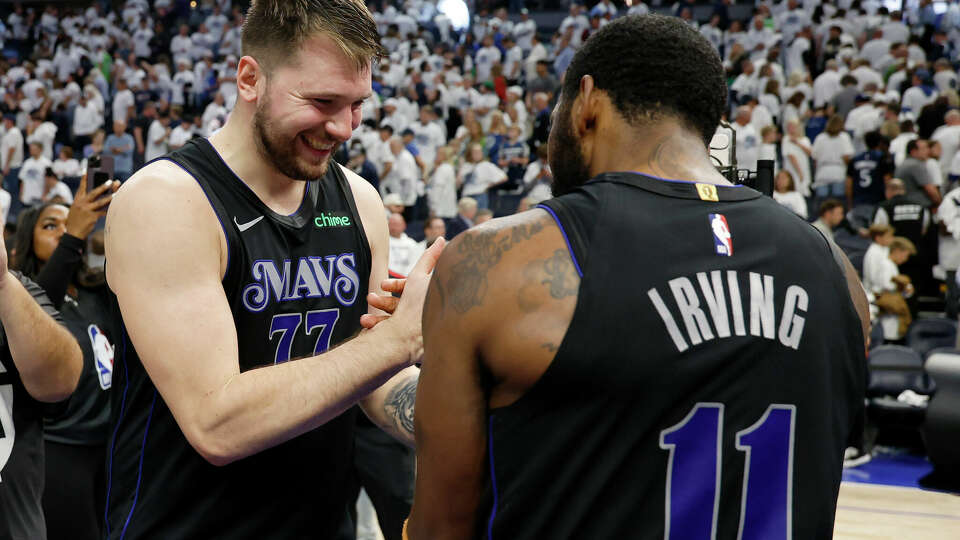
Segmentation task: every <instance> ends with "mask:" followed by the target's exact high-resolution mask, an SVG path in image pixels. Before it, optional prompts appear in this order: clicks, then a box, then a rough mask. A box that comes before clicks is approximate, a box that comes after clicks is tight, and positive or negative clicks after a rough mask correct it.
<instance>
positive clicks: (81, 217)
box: [67, 173, 120, 240]
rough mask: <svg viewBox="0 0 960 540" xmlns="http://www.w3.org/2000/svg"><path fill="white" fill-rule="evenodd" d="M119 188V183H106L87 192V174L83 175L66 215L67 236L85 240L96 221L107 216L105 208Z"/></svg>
mask: <svg viewBox="0 0 960 540" xmlns="http://www.w3.org/2000/svg"><path fill="white" fill-rule="evenodd" d="M119 188H120V182H115V181H112V180H111V181H108V182H104V184H103V185H102V186H99V187H97V188H94V189H93V191H90V192H89V193H88V192H87V174H86V173H84V174H83V177H82V178H81V179H80V186H79V187H78V188H77V196H76V198H75V199H74V200H73V205H71V206H70V213H68V214H67V234H69V235H70V236H74V237H76V238H80V239H81V240H85V239H86V238H87V237H88V236H90V233H92V232H93V228H94V227H95V226H96V225H97V220H98V219H100V218H101V217H103V216H106V215H107V207H109V206H110V201H112V200H113V194H114V193H115V192H116V191H117V189H119Z"/></svg>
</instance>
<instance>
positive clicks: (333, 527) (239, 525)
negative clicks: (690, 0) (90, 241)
mask: <svg viewBox="0 0 960 540" xmlns="http://www.w3.org/2000/svg"><path fill="white" fill-rule="evenodd" d="M243 47H244V57H243V58H241V59H240V62H239V64H238V70H237V90H238V99H237V104H236V108H235V109H234V110H233V113H232V114H231V115H230V119H229V120H228V121H227V123H226V125H225V126H224V127H223V129H221V130H220V131H219V132H218V133H217V134H216V135H215V136H213V137H212V138H210V139H209V140H208V139H203V138H195V139H191V140H190V141H188V142H187V143H186V144H185V145H184V146H183V148H181V149H179V150H177V151H174V152H173V153H171V154H168V155H167V156H166V157H165V158H164V159H161V160H158V161H156V162H154V163H152V164H151V165H149V166H147V167H145V168H143V169H141V170H140V171H139V172H138V173H137V174H135V175H134V176H133V177H132V178H131V179H130V180H129V181H128V182H126V183H125V184H124V187H123V189H122V190H120V191H119V192H118V194H117V197H116V199H115V200H114V202H113V203H112V204H111V206H110V214H109V216H108V219H107V231H108V233H107V235H106V238H107V246H106V247H107V258H108V260H109V263H108V264H107V278H108V283H109V285H110V288H111V289H112V291H113V292H114V293H115V294H116V300H117V306H118V308H119V312H120V314H121V315H122V319H123V323H124V333H123V335H122V339H121V340H120V342H119V343H118V344H117V350H118V355H117V358H118V360H117V366H116V372H115V380H116V392H114V397H115V399H116V401H115V403H114V407H113V411H114V415H113V418H112V421H113V428H112V429H113V435H112V437H111V440H110V443H109V458H108V464H109V472H108V477H109V480H110V482H109V485H108V487H107V489H108V495H107V512H106V526H107V536H108V537H109V538H112V539H120V538H123V539H127V540H132V539H136V538H171V539H172V538H229V539H243V538H251V539H258V540H259V539H265V538H278V539H279V538H283V539H286V538H291V539H293V538H323V539H338V538H352V537H353V532H352V530H351V529H352V526H351V523H350V520H349V519H348V518H347V509H348V507H349V506H350V505H352V504H353V503H354V498H353V497H352V496H351V495H352V493H351V484H352V482H351V474H352V472H351V471H352V468H353V467H352V465H351V463H352V452H353V433H352V432H353V427H354V424H355V418H354V414H355V413H354V412H353V411H355V410H356V408H354V407H353V405H354V404H356V403H358V402H359V403H360V405H361V406H362V407H363V409H364V411H365V412H366V414H367V415H368V416H369V417H370V418H371V420H372V421H373V422H374V423H376V424H378V425H379V426H381V427H383V428H384V429H385V430H387V431H389V432H390V433H391V434H392V435H394V436H395V437H396V438H398V439H400V440H403V441H408V442H410V443H412V438H413V419H412V415H413V395H414V392H415V389H416V381H417V369H416V368H415V367H413V366H412V365H411V364H412V363H413V362H414V361H415V360H417V359H418V358H419V351H420V311H421V309H422V305H423V296H424V294H425V292H426V285H427V280H428V272H429V271H430V270H431V267H432V262H435V261H436V257H437V255H438V253H439V250H440V249H442V244H443V243H442V242H439V243H438V244H439V245H437V246H434V248H433V249H432V250H428V251H427V253H426V255H425V256H424V257H423V259H422V260H421V263H422V264H420V265H418V266H416V267H415V268H414V270H413V271H412V272H411V276H410V279H409V280H408V281H407V282H406V289H405V291H404V295H403V298H402V299H401V300H400V304H399V306H397V307H396V308H395V311H394V312H393V316H392V317H391V318H390V319H389V320H386V321H384V322H382V323H380V324H379V325H377V326H376V327H375V328H373V329H372V330H368V331H366V332H363V333H361V334H360V335H359V336H357V333H358V332H359V331H360V320H361V317H362V316H367V317H368V318H370V314H368V305H367V292H368V291H370V292H377V291H379V290H380V284H381V281H382V280H383V279H384V278H386V276H387V254H388V251H389V248H388V246H387V228H386V220H385V219H384V214H383V205H382V203H381V201H380V198H379V196H378V195H377V193H376V191H374V189H373V187H372V186H371V185H370V184H369V183H368V182H367V181H365V180H363V179H362V178H360V177H359V176H357V175H356V174H355V173H353V172H351V171H349V170H347V169H346V168H344V167H341V166H340V165H338V164H337V163H335V162H331V159H330V158H331V155H332V153H333V151H334V149H336V148H337V147H338V146H339V145H340V144H342V143H343V142H345V141H346V140H348V139H349V138H350V135H351V132H352V130H353V129H354V128H356V127H357V126H358V125H359V124H360V117H361V106H362V103H363V101H364V100H365V99H366V98H368V97H369V96H370V95H371V81H370V65H371V61H372V59H373V58H375V57H377V56H379V55H381V54H382V52H383V48H382V47H381V45H380V43H379V36H378V35H377V30H376V25H375V23H374V22H373V19H372V17H371V16H370V13H369V12H368V11H367V9H366V7H365V6H364V5H363V3H362V2H359V1H355V0H255V2H254V3H253V5H252V7H251V8H250V11H249V12H248V13H247V18H246V22H245V25H244V28H243ZM399 288H400V287H399V286H397V287H394V288H393V289H394V290H393V291H391V292H399V291H398V290H396V289H399ZM373 306H374V305H373V304H372V305H371V306H370V308H369V309H370V311H371V312H372V313H376V310H375V309H374V307H373ZM388 307H391V309H392V306H388ZM365 314H366V315H365ZM354 336H357V337H354ZM351 338H353V339H351ZM345 411H346V412H345Z"/></svg>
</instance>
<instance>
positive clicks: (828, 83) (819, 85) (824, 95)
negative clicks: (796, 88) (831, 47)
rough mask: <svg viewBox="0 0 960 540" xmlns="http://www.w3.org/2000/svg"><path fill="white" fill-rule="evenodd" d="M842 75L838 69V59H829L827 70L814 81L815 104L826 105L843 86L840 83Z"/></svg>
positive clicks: (816, 105) (817, 105)
mask: <svg viewBox="0 0 960 540" xmlns="http://www.w3.org/2000/svg"><path fill="white" fill-rule="evenodd" d="M841 77H842V75H841V74H840V72H839V71H838V67H837V61H836V60H827V64H826V70H825V71H824V72H823V73H821V74H820V75H819V76H818V77H817V78H816V79H815V80H814V81H813V106H814V107H815V108H819V107H824V106H826V105H827V104H828V103H830V101H831V100H833V96H835V95H836V94H837V92H839V91H840V90H841V89H842V88H843V86H842V85H841V84H840V78H841Z"/></svg>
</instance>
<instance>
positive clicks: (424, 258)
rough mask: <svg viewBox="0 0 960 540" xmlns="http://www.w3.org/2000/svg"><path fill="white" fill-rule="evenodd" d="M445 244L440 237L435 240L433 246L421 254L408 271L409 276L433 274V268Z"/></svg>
mask: <svg viewBox="0 0 960 540" xmlns="http://www.w3.org/2000/svg"><path fill="white" fill-rule="evenodd" d="M446 244H447V242H446V241H445V240H444V239H443V238H442V237H441V238H437V240H436V241H435V242H434V243H433V245H432V246H430V247H429V248H427V250H426V251H424V252H423V255H421V256H420V260H419V261H417V264H416V266H414V267H413V270H411V271H410V274H411V275H414V274H416V275H426V274H429V273H430V272H433V268H434V267H435V266H436V265H437V261H438V260H440V254H441V253H443V247H444V246H445V245H446Z"/></svg>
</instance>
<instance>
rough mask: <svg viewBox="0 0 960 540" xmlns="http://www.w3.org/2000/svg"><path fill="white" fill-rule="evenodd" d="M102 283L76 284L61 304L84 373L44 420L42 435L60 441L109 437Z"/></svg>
mask: <svg viewBox="0 0 960 540" xmlns="http://www.w3.org/2000/svg"><path fill="white" fill-rule="evenodd" d="M110 313H111V311H110V309H109V297H108V294H107V287H106V285H103V286H99V287H89V288H88V287H82V286H78V287H77V298H76V299H74V298H73V297H71V296H69V295H67V297H66V298H65V299H64V301H63V306H62V307H61V315H62V316H63V321H64V324H65V325H66V327H67V329H68V330H70V333H71V334H73V337H74V338H76V340H77V343H78V344H79V345H80V351H81V352H83V371H81V372H80V380H79V381H77V388H76V389H75V390H74V391H73V395H71V396H70V399H69V400H67V402H66V404H65V406H64V407H61V408H60V410H58V411H53V412H51V414H48V415H47V416H46V418H44V423H43V438H44V439H45V440H47V441H51V442H55V443H60V444H73V445H82V446H96V445H103V444H106V442H107V438H108V437H109V435H110V385H111V383H112V380H113V356H114V345H113V335H114V334H113V333H112V332H113V331H114V327H115V326H116V325H115V324H113V323H112V321H111V315H110Z"/></svg>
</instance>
